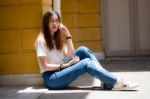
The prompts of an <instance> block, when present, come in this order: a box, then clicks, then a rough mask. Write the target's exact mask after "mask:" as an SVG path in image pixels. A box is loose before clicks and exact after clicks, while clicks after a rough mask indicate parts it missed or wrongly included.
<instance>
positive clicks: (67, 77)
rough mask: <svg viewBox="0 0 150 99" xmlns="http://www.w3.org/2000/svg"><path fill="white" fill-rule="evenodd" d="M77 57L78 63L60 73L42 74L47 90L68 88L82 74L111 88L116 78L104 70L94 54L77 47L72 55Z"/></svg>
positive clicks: (86, 49)
mask: <svg viewBox="0 0 150 99" xmlns="http://www.w3.org/2000/svg"><path fill="white" fill-rule="evenodd" d="M73 56H79V58H80V61H79V62H78V63H76V64H74V65H72V66H70V67H67V68H65V69H62V70H60V71H53V72H49V71H47V72H44V73H43V79H44V83H45V86H46V87H47V88H49V89H63V88H66V87H68V85H69V84H70V83H72V82H73V81H74V80H75V79H77V78H78V77H79V76H80V75H82V74H84V73H88V74H90V75H92V76H93V77H96V78H98V79H99V80H100V81H102V82H103V83H104V84H105V87H107V88H108V89H111V88H113V86H114V84H115V83H116V81H117V77H116V76H115V75H113V74H111V73H110V72H109V71H107V70H105V69H104V68H103V67H102V66H101V64H100V63H99V62H98V60H97V59H96V57H95V56H94V54H93V53H92V52H91V51H90V50H89V49H88V48H86V47H83V46H82V47H79V48H78V49H77V50H76V51H75V52H74V54H73Z"/></svg>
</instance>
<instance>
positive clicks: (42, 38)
mask: <svg viewBox="0 0 150 99" xmlns="http://www.w3.org/2000/svg"><path fill="white" fill-rule="evenodd" d="M62 34H63V35H65V36H66V42H64V41H63V39H62ZM35 47H36V52H37V58H38V62H39V66H40V70H41V73H42V77H43V79H44V83H45V86H46V87H47V88H49V89H63V88H66V87H68V85H69V84H70V83H71V82H73V81H74V80H75V79H76V78H78V77H79V76H80V75H82V74H84V73H88V74H90V75H92V76H93V77H96V78H98V79H99V80H100V81H101V82H102V84H103V88H104V89H110V90H129V89H132V88H135V87H137V86H138V85H137V84H132V83H128V82H125V81H124V80H120V79H119V78H118V77H116V76H115V75H113V74H111V73H110V72H109V71H107V70H105V69H104V68H103V67H102V66H101V64H100V63H99V62H98V60H97V59H96V57H95V56H94V54H93V53H92V52H91V51H90V50H89V49H88V48H86V47H83V46H82V47H79V48H78V49H76V50H74V46H73V43H72V36H71V34H70V32H69V30H68V29H67V27H66V26H65V25H63V24H62V23H61V20H60V16H59V14H58V13H57V12H55V11H47V12H46V13H45V14H44V16H43V21H42V31H41V32H40V34H39V36H38V37H37V40H36V42H35Z"/></svg>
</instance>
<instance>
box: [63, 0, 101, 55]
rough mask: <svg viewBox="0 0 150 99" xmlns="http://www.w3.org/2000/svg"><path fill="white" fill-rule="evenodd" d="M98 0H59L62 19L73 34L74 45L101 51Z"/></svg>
mask: <svg viewBox="0 0 150 99" xmlns="http://www.w3.org/2000/svg"><path fill="white" fill-rule="evenodd" d="M100 5H101V4H100V0H61V11H62V21H63V23H64V24H65V25H66V26H67V27H69V30H70V32H71V33H72V35H73V41H74V43H75V47H76V48H77V47H78V46H81V45H84V46H87V47H89V48H90V49H91V50H92V51H93V52H101V51H102V35H101V34H102V33H101V14H100Z"/></svg>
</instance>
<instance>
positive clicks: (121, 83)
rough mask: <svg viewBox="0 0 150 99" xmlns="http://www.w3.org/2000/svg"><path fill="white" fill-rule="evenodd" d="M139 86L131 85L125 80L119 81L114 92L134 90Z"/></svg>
mask: <svg viewBox="0 0 150 99" xmlns="http://www.w3.org/2000/svg"><path fill="white" fill-rule="evenodd" d="M138 86H139V85H138V84H136V83H131V82H128V81H125V80H122V79H121V80H118V81H117V82H116V84H115V85H114V87H113V88H112V90H134V89H135V88H137V87H138Z"/></svg>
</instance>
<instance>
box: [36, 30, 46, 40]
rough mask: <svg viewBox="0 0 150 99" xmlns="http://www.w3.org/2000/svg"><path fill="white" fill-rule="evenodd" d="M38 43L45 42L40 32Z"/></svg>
mask: <svg viewBox="0 0 150 99" xmlns="http://www.w3.org/2000/svg"><path fill="white" fill-rule="evenodd" d="M36 42H45V40H44V36H43V34H42V33H41V32H40V33H39V35H38V36H37V38H36Z"/></svg>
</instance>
